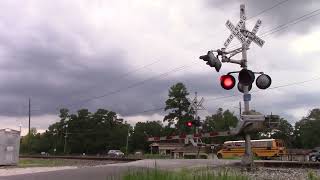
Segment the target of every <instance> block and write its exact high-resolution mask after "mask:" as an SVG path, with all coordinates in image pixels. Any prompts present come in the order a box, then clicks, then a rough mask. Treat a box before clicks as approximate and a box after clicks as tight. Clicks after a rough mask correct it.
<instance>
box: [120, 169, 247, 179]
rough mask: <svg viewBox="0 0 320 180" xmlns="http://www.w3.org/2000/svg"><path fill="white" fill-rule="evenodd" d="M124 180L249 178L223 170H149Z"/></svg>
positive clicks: (130, 173)
mask: <svg viewBox="0 0 320 180" xmlns="http://www.w3.org/2000/svg"><path fill="white" fill-rule="evenodd" d="M122 179H123V180H247V179H249V178H248V177H247V176H243V175H241V174H237V173H234V172H231V171H229V170H221V171H218V172H214V171H209V169H207V170H206V171H194V170H190V169H183V170H181V171H164V170H159V169H148V170H143V171H131V172H130V171H129V172H127V173H126V174H125V175H124V176H123V178H122Z"/></svg>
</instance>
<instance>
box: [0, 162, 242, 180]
mask: <svg viewBox="0 0 320 180" xmlns="http://www.w3.org/2000/svg"><path fill="white" fill-rule="evenodd" d="M237 162H239V161H234V160H219V159H213V160H212V159H211V160H210V159H179V160H177V159H170V160H164V159H163V160H140V161H134V162H128V163H118V164H108V165H103V166H98V167H84V168H78V169H68V170H58V171H50V172H40V173H32V174H31V173H30V174H23V175H14V176H2V177H0V180H73V179H74V180H106V179H108V177H110V178H111V177H115V178H119V177H120V176H121V175H122V174H123V173H124V172H126V171H128V170H135V169H144V168H154V167H155V166H156V167H157V168H160V169H170V170H173V169H178V168H184V167H197V166H224V165H232V164H234V163H237Z"/></svg>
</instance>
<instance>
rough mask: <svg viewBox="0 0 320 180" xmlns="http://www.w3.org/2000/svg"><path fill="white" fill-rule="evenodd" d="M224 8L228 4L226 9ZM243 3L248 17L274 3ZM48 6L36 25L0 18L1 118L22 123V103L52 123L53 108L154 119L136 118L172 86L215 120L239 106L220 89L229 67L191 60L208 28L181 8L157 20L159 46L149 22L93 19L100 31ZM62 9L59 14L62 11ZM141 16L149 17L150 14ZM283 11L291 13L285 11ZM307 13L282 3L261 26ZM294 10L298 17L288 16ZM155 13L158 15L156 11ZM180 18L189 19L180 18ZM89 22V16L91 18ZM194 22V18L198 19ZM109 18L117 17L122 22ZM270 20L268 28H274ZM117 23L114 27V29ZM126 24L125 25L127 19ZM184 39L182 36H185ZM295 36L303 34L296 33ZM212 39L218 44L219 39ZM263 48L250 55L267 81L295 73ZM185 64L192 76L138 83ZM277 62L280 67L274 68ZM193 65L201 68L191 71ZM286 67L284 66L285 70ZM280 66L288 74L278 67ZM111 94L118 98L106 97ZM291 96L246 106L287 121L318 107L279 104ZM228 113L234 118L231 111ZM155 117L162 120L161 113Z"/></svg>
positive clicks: (303, 99)
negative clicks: (201, 103) (197, 100)
mask: <svg viewBox="0 0 320 180" xmlns="http://www.w3.org/2000/svg"><path fill="white" fill-rule="evenodd" d="M203 2H207V3H206V4H205V5H207V6H214V7H216V8H218V9H220V10H221V9H223V8H228V7H229V5H230V6H232V7H236V6H237V7H238V5H239V2H235V1H210V2H209V1H203ZM223 2H227V4H224V3H223ZM312 2H314V4H315V3H317V2H315V1H312ZM201 3H202V2H201ZM248 3H249V5H248V10H250V11H249V12H250V13H249V14H250V15H251V14H255V13H257V12H259V11H260V10H261V9H264V8H266V7H268V6H271V5H272V4H273V3H275V1H249V2H248ZM250 3H252V4H250ZM48 6H50V5H46V3H44V5H42V6H39V7H38V6H35V7H33V8H31V9H32V10H30V11H31V12H33V13H34V14H35V15H34V16H35V17H36V18H34V19H32V18H30V17H32V16H31V15H30V17H29V16H27V15H26V14H24V13H23V12H22V13H21V12H20V15H21V14H22V16H20V17H25V19H23V18H18V17H16V16H15V15H14V14H15V13H13V12H4V11H1V12H2V14H0V15H1V18H0V19H1V21H0V57H1V60H0V85H1V86H0V87H1V88H0V102H1V103H0V115H1V116H11V117H16V116H25V115H26V112H27V100H28V98H29V97H31V100H32V108H33V109H34V111H33V112H32V113H33V115H34V116H41V115H48V114H49V115H56V114H57V112H58V108H61V107H66V108H70V109H71V110H72V111H75V110H77V109H78V108H89V109H90V110H91V111H95V110H96V109H97V108H106V109H110V110H113V111H116V112H118V113H120V114H121V115H130V116H131V115H146V116H148V115H151V114H153V113H154V112H148V113H139V112H141V111H144V110H149V109H154V108H159V107H161V106H164V102H165V100H166V98H167V95H168V88H169V87H170V86H171V85H173V84H174V83H177V82H183V83H185V85H186V86H187V88H188V90H189V92H190V93H191V94H190V96H191V97H193V93H194V92H195V91H197V92H198V93H199V95H200V96H204V97H206V98H207V100H208V101H206V102H205V104H206V106H207V110H208V111H209V113H214V112H215V111H216V109H217V108H219V107H225V108H228V107H230V108H232V107H233V106H237V103H238V101H240V100H241V99H242V98H241V95H240V93H239V92H237V90H236V88H234V89H233V90H231V91H225V90H223V89H222V88H221V87H220V85H219V76H220V75H221V74H223V73H226V72H224V71H226V69H228V68H227V67H228V66H229V65H223V72H220V73H216V72H215V71H213V70H212V69H210V68H209V67H208V66H207V65H205V62H203V61H202V62H201V61H200V60H199V59H198V56H199V55H201V54H202V53H203V52H206V51H207V50H206V49H204V48H212V47H209V46H211V45H212V39H210V38H207V37H206V36H201V35H202V34H203V33H209V32H210V31H211V30H208V25H210V27H211V26H212V28H213V27H214V26H213V25H212V24H208V21H207V20H206V21H205V20H204V21H198V19H192V21H191V20H190V22H189V19H188V18H186V17H189V16H191V15H190V12H191V11H190V12H189V11H186V12H183V11H182V10H184V8H182V10H181V12H180V11H173V10H172V12H171V11H170V12H171V13H172V14H169V15H167V14H166V15H167V16H168V17H169V16H170V17H171V16H172V17H173V18H172V19H170V20H168V19H169V18H160V19H159V21H163V22H159V23H160V24H164V25H163V26H164V27H161V31H160V32H157V33H159V34H155V35H154V36H160V35H161V37H159V39H160V40H159V39H155V37H154V36H152V35H151V33H152V32H153V31H157V30H158V29H157V23H154V24H152V26H154V28H150V26H151V25H150V22H149V21H147V22H146V24H143V19H142V20H141V21H142V25H141V26H138V27H135V26H134V25H136V26H137V24H128V25H127V24H125V25H126V26H124V28H123V27H122V26H121V25H119V24H120V20H119V21H118V19H116V18H115V19H112V18H109V19H108V21H107V20H106V22H104V21H103V20H105V19H102V18H101V19H99V18H98V20H99V21H98V24H99V25H101V24H106V25H105V26H103V27H100V26H99V25H96V24H95V23H93V22H91V19H90V18H88V17H86V14H85V13H84V12H82V11H80V10H79V13H78V11H77V10H78V9H77V8H75V9H71V10H70V11H67V10H66V9H68V8H67V7H69V6H70V5H66V4H63V3H61V4H60V5H57V6H61V7H62V9H60V10H61V12H60V13H61V14H57V15H53V14H51V13H52V12H51V11H52V10H51V11H49V10H48V9H50V8H48ZM63 6H66V7H64V8H63ZM313 6H314V5H313ZM0 7H1V6H0ZM41 7H45V8H44V10H43V11H41V9H42V8H41ZM297 7H300V9H297ZM7 8H8V7H7ZM55 8H56V7H55ZM55 8H53V9H55ZM144 8H145V9H148V8H149V7H144ZM281 8H282V9H281ZM286 8H288V9H292V10H286V11H285V9H286ZM309 8H310V5H309V4H302V3H300V1H299V2H296V1H294V0H291V1H288V2H287V3H286V4H283V5H281V6H279V8H275V9H274V10H272V11H270V12H268V13H266V14H265V15H264V16H265V18H267V19H266V21H267V23H266V24H269V23H268V21H270V24H271V23H273V24H281V23H283V22H285V21H286V20H288V19H290V18H291V17H294V15H298V14H299V13H304V12H305V11H306V10H308V9H309ZM58 9H59V8H58ZM279 9H280V11H279ZM47 10H48V12H47ZM200 10H202V9H200ZM295 10H297V11H296V12H295ZM17 11H18V10H17ZM38 11H39V12H38ZM208 11H209V10H208ZM284 11H285V12H288V13H286V14H285V15H283V14H282V12H284ZM85 12H87V11H85ZM89 12H90V11H89ZM139 12H140V11H139ZM159 12H162V11H160V10H159ZM233 12H237V11H233ZM87 13H88V12H87ZM137 13H138V12H137ZM183 13H187V14H188V15H183ZM210 13H211V11H210ZM237 13H238V12H237ZM31 14H32V13H31ZM39 14H41V15H42V17H38V16H40V15H39ZM78 14H79V15H78ZM88 14H89V15H91V14H92V13H91V12H90V13H88ZM181 14H182V15H181ZM195 14H198V11H197V12H196V13H195ZM116 15H117V16H116V17H118V16H121V15H123V14H121V13H119V14H116ZM129 15H130V14H129ZM147 15H149V14H147ZM156 15H157V17H162V16H159V14H156ZM179 15H180V16H179ZM234 15H236V14H234ZM101 16H103V15H101ZM226 16H228V15H226ZM282 16H285V17H282ZM98 17H100V16H98ZM124 17H125V18H123V19H125V20H126V16H124ZM141 17H146V15H145V14H143V15H141ZM141 17H140V16H137V17H134V18H135V20H136V21H137V22H139V23H140V21H139V18H141ZM195 17H196V16H194V17H193V18H195ZM272 17H273V18H274V21H272V22H271V20H273V18H272ZM275 17H277V18H275ZM29 18H30V19H29ZM183 18H185V19H183ZM110 19H112V20H113V21H111V20H110ZM95 20H96V19H95ZM13 21H17V23H12V22H13ZM118 22H119V24H117V23H118ZM125 22H127V23H129V22H132V21H131V20H130V19H127V20H126V21H125ZM194 22H197V23H196V25H197V27H194V28H193V27H192V26H190V25H189V24H192V23H194ZM175 23H176V24H175ZM186 24H187V25H186ZM184 25H186V26H184ZM118 26H119V27H118ZM221 26H223V24H221ZM180 27H185V29H183V28H181V29H180ZM302 27H304V26H302ZM134 28H136V29H139V28H140V29H141V32H142V34H139V32H140V31H133V30H132V29H134ZM149 28H150V31H149ZM170 28H172V29H170ZM140 29H139V30H140ZM162 29H165V30H166V31H165V32H162ZM171 30H172V31H173V32H171ZM204 30H205V31H204ZM295 30H296V29H295ZM184 31H186V32H187V33H186V34H184ZM198 31H199V32H198ZM101 32H103V33H101ZM202 32H203V33H202ZM130 33H132V34H130ZM161 33H162V34H161ZM299 33H300V32H299ZM301 33H305V32H303V31H301ZM175 36H179V38H178V39H173V38H174V37H175ZM180 36H181V37H180ZM198 38H199V39H198ZM217 38H220V36H219V37H217ZM221 38H224V37H221ZM132 39H134V40H132ZM189 39H192V41H191V40H190V41H191V42H190V43H188V42H189ZM169 40H170V41H169ZM216 41H218V40H216ZM202 42H203V43H202ZM175 43H176V44H175ZM179 43H180V44H179ZM268 46H269V49H268V50H266V51H265V53H261V52H259V51H257V54H258V53H260V54H258V55H260V56H261V54H262V56H263V58H262V59H267V60H266V61H265V62H264V64H263V65H266V66H265V67H267V68H268V73H269V70H270V72H273V73H274V77H272V78H273V79H274V80H275V82H280V80H283V78H281V77H280V76H278V75H280V74H281V73H282V74H285V73H283V72H279V69H280V70H284V69H286V68H287V69H288V67H290V68H291V69H293V70H292V72H291V73H292V74H293V73H296V70H297V69H299V66H300V59H299V57H297V58H295V59H294V62H293V60H292V59H293V58H294V55H292V54H290V51H282V54H281V55H283V56H280V57H279V55H278V54H279V53H278V54H277V53H274V52H275V50H274V49H277V48H278V47H277V46H270V45H268ZM281 46H282V45H281ZM197 53H199V54H197ZM150 54H151V55H150ZM317 54H318V53H315V55H317ZM174 55H176V56H174ZM258 55H256V56H258ZM150 57H156V58H155V59H157V58H159V59H161V60H162V61H161V62H160V63H159V64H155V65H153V66H151V67H148V68H144V69H143V70H141V71H139V72H135V73H132V74H130V75H128V76H126V77H123V75H124V74H126V73H127V72H130V71H132V69H135V68H137V67H139V66H141V64H148V63H150V61H154V60H155V59H151V58H150ZM140 59H142V60H143V62H144V63H141V62H142V61H139V63H138V60H140ZM190 59H191V60H193V61H192V63H194V66H193V67H192V68H194V69H191V70H190V69H185V70H182V71H179V72H177V73H170V74H169V75H168V76H163V77H161V78H154V79H152V80H150V81H146V82H144V81H145V80H146V79H148V78H150V77H154V76H155V75H157V74H161V73H164V72H167V71H169V70H170V69H173V68H174V67H177V66H176V65H177V64H180V65H185V64H188V63H190V62H188V61H189V60H190ZM280 61H281V63H278V62H280ZM146 62H147V63H146ZM195 62H201V63H199V64H196V63H195ZM288 62H291V64H289V63H288ZM285 64H289V65H290V66H289V65H288V66H282V65H285ZM253 65H254V67H255V68H256V67H259V66H261V64H260V63H259V62H256V63H253ZM280 66H281V67H280ZM312 66H315V64H312ZM225 67H226V69H225ZM310 67H311V65H310V66H306V67H304V68H303V69H302V71H308V70H310ZM196 68H197V69H196ZM230 69H231V68H230ZM276 73H278V74H276ZM287 75H288V74H287ZM289 75H290V74H289ZM119 77H121V78H119ZM136 83H137V86H135V87H132V88H129V89H127V87H131V85H134V84H136ZM139 83H141V84H139ZM275 84H277V83H275ZM117 90H119V91H120V92H118V93H111V92H114V91H117ZM286 92H287V91H286ZM109 93H110V95H108V96H106V97H103V98H98V99H95V100H90V101H88V102H84V101H85V100H86V99H88V98H89V99H90V98H92V97H96V96H101V95H106V94H109ZM232 94H238V95H239V96H237V97H234V98H225V99H221V100H219V101H218V100H209V99H210V98H211V99H214V98H216V97H221V96H229V95H232ZM269 95H270V94H268V96H269ZM268 96H267V97H268ZM270 96H271V95H270ZM290 96H297V97H298V98H297V99H292V98H291V99H290V100H284V101H280V100H278V101H269V100H268V101H267V100H266V101H253V105H256V107H257V108H260V110H261V111H263V112H266V113H268V112H269V109H275V110H276V111H278V112H279V113H282V114H283V115H286V116H288V117H289V115H288V114H286V112H285V111H286V110H288V109H294V108H299V107H303V106H305V104H306V103H310V104H309V105H314V106H316V105H317V103H316V102H317V98H315V97H317V96H316V93H310V94H303V93H301V94H294V93H288V94H287V96H286V97H287V98H289V97H290ZM279 99H282V98H279ZM233 110H235V111H237V109H233ZM158 113H159V114H161V115H164V112H158ZM39 121H41V120H39ZM44 124H46V123H43V122H42V123H41V126H42V127H43V126H44Z"/></svg>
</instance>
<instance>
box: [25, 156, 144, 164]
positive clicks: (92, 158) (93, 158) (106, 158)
mask: <svg viewBox="0 0 320 180" xmlns="http://www.w3.org/2000/svg"><path fill="white" fill-rule="evenodd" d="M19 157H20V158H38V159H80V160H95V161H105V160H110V161H125V162H128V161H138V160H141V159H139V158H126V157H124V158H115V157H106V156H50V155H49V156H45V155H43V156H40V155H20V156H19Z"/></svg>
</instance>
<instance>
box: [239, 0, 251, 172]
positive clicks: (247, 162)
mask: <svg viewBox="0 0 320 180" xmlns="http://www.w3.org/2000/svg"><path fill="white" fill-rule="evenodd" d="M242 17H246V12H245V5H244V4H241V5H240V18H242ZM241 29H242V30H245V29H246V21H244V23H243V26H242V27H241ZM240 31H241V30H240ZM241 54H242V61H243V64H242V66H243V69H247V67H248V59H247V46H246V44H245V43H242V53H241ZM250 99H251V94H249V86H244V87H243V101H244V114H247V113H249V111H250V107H249V102H250ZM244 136H245V153H244V156H243V158H242V160H241V161H242V164H245V165H250V166H252V165H253V157H252V148H251V137H250V134H248V133H246V134H245V135H244Z"/></svg>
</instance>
